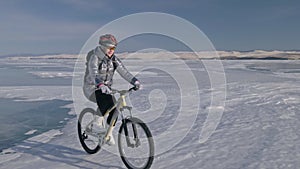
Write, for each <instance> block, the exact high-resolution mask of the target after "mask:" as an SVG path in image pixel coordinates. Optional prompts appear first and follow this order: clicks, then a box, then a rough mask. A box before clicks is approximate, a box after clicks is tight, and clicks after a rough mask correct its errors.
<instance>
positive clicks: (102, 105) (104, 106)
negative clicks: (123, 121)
mask: <svg viewBox="0 0 300 169" xmlns="http://www.w3.org/2000/svg"><path fill="white" fill-rule="evenodd" d="M95 95H96V100H97V105H98V107H99V109H100V111H101V113H102V115H103V116H104V115H105V113H106V111H107V110H108V109H110V108H111V107H112V106H114V100H113V96H112V95H110V94H105V93H102V92H101V90H96V92H95ZM115 110H116V109H114V110H112V113H110V114H109V116H108V117H107V124H108V125H110V123H111V119H112V117H113V115H114V114H115ZM115 124H116V123H114V124H113V125H115Z"/></svg>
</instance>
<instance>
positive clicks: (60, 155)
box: [13, 140, 125, 169]
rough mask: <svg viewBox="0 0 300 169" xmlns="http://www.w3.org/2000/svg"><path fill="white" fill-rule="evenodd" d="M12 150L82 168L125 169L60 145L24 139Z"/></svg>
mask: <svg viewBox="0 0 300 169" xmlns="http://www.w3.org/2000/svg"><path fill="white" fill-rule="evenodd" d="M13 150H14V151H16V152H21V153H26V154H30V155H32V156H37V157H39V158H42V159H44V160H46V161H51V162H56V163H65V164H67V165H69V166H73V167H78V168H83V169H90V168H117V169H125V168H123V167H121V166H115V165H104V164H100V163H99V162H94V161H90V160H87V159H85V158H84V157H87V156H89V154H87V153H85V152H84V151H81V150H77V149H74V148H70V147H66V146H62V145H56V144H50V143H41V142H38V141H31V140H30V141H29V140H26V142H24V143H22V145H19V146H16V147H14V148H13ZM87 166H92V167H87Z"/></svg>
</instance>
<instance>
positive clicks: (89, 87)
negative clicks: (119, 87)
mask: <svg viewBox="0 0 300 169" xmlns="http://www.w3.org/2000/svg"><path fill="white" fill-rule="evenodd" d="M115 71H117V72H118V73H119V74H120V75H121V76H122V77H123V78H124V79H125V80H127V81H128V82H129V83H131V84H134V83H135V81H137V79H136V78H135V77H134V76H133V75H132V74H131V73H130V72H128V70H127V69H126V68H125V67H124V65H123V63H122V62H121V60H120V59H119V58H117V57H116V56H115V55H113V56H112V57H111V58H109V57H107V56H106V55H105V54H104V53H103V51H102V50H101V48H100V47H99V46H98V47H96V48H95V49H94V50H91V51H90V52H89V53H88V54H87V57H86V71H85V76H84V84H83V92H84V95H85V96H86V97H87V98H88V99H89V100H91V101H94V102H95V95H94V93H95V89H96V86H97V85H99V84H105V85H107V86H109V87H111V85H112V84H113V76H114V72H115Z"/></svg>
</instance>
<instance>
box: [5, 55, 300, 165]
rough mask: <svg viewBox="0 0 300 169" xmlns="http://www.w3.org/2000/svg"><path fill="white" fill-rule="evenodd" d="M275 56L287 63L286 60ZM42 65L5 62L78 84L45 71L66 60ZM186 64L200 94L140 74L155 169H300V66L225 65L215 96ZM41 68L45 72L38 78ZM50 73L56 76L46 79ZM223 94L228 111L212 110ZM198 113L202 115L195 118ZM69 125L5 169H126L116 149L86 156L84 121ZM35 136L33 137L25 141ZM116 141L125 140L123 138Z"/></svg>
mask: <svg viewBox="0 0 300 169" xmlns="http://www.w3.org/2000/svg"><path fill="white" fill-rule="evenodd" d="M260 52H261V51H256V53H260ZM275 53H277V54H276V56H279V54H278V53H280V52H275ZM294 53H295V52H294ZM269 54H270V53H269ZM149 55H151V54H149ZM224 55H225V54H224ZM60 57H61V56H60ZM37 60H38V59H36V60H34V61H33V62H31V60H27V61H26V62H24V63H23V62H21V61H19V62H18V63H16V62H9V61H7V60H5V62H4V61H2V62H1V63H2V65H1V68H2V69H3V67H4V68H5V67H6V66H9V67H11V66H13V67H18V69H26V70H27V72H28V73H29V74H32V73H33V74H34V75H38V76H36V77H39V78H54V80H55V78H56V80H67V79H69V80H70V79H71V78H72V76H71V73H72V70H71V69H70V70H63V71H69V73H67V74H65V75H66V77H64V78H62V79H57V78H60V77H58V74H57V73H59V71H53V70H52V69H50V68H49V69H44V68H45V67H43V68H42V67H40V68H39V66H45V65H47V63H48V62H49V65H52V66H54V67H55V66H58V68H60V69H62V67H63V65H62V63H61V62H59V61H57V60H59V59H57V60H56V59H53V58H51V60H47V58H42V61H43V64H38V63H39V62H38V61H37ZM23 61H24V60H23ZM3 63H5V64H4V66H3ZM31 63H32V65H31ZM124 63H125V64H126V65H127V67H128V69H129V70H130V71H132V72H139V69H141V68H143V66H144V65H146V63H144V62H143V60H134V59H132V60H124ZM171 63H172V64H171ZM185 63H186V64H187V65H188V66H189V67H190V68H191V69H190V71H191V72H192V74H193V75H194V76H195V80H196V82H197V85H198V89H197V90H196V91H188V90H186V92H185V93H181V90H180V85H178V84H179V83H183V84H185V82H177V83H176V78H173V79H172V78H171V74H168V72H167V71H165V72H163V71H161V70H162V69H161V70H158V69H146V70H144V71H142V72H139V73H138V74H137V75H138V77H139V78H140V79H141V80H142V82H143V85H144V88H143V90H141V91H139V92H136V93H133V94H132V95H131V96H130V101H129V102H130V103H131V104H132V105H133V106H134V107H135V109H134V112H133V114H134V115H136V116H138V117H140V118H141V119H143V120H144V121H146V122H147V125H148V126H149V127H150V129H151V131H152V133H153V136H154V141H155V148H156V155H155V159H154V163H153V166H152V168H164V169H165V168H180V169H181V168H184V169H185V168H195V169H198V168H213V169H221V168H222V169H223V168H225V169H240V168H253V169H254V168H255V169H257V168H272V169H273V168H284V169H286V168H292V169H297V168H300V161H299V159H300V141H299V140H300V139H299V138H300V135H299V129H300V114H299V112H300V106H299V105H300V78H299V77H300V61H299V60H293V61H290V60H284V61H283V60H276V61H274V60H272V61H270V60H224V61H222V64H223V66H224V71H225V75H226V84H225V86H224V84H220V85H219V86H215V87H214V88H211V86H210V80H209V76H208V74H207V72H206V69H205V67H204V66H203V64H202V63H201V62H200V61H195V60H187V61H186V62H185ZM22 64H24V65H27V66H26V68H25V67H20V66H21V65H22ZM72 64H74V60H73V63H72V60H71V59H69V60H68V64H67V65H68V66H67V67H72ZM149 64H152V65H156V64H157V65H160V66H161V67H160V68H163V67H164V66H174V67H176V66H177V68H178V69H176V70H177V71H176V73H178V74H180V75H181V76H183V75H184V74H183V75H182V73H183V72H184V71H185V70H187V69H185V68H184V67H180V65H177V64H176V62H170V64H161V63H158V61H157V60H153V61H152V62H151V60H150V61H147V65H149ZM36 65H38V66H36ZM33 67H37V68H36V69H34V70H33ZM154 67H155V66H154ZM166 70H167V69H166ZM34 72H35V73H34ZM43 72H44V73H45V74H47V72H48V73H49V74H48V75H54V76H53V77H50V76H48V77H40V75H43ZM54 72H56V73H54ZM215 73H220V72H215ZM174 79H175V80H174ZM1 80H2V79H1ZM122 82H123V80H122V79H120V77H119V76H116V79H115V83H116V86H115V87H116V88H118V87H119V88H126V87H128V85H124V84H122ZM223 89H226V101H225V105H224V106H219V105H214V104H211V100H212V99H211V97H212V96H214V97H216V96H219V94H220V93H222V90H223ZM212 94H213V95H212ZM179 95H180V97H178V96H179ZM197 95H199V103H198V105H189V103H185V104H186V106H187V107H189V106H190V109H184V110H185V111H182V109H181V107H180V105H181V104H182V102H184V101H185V100H183V99H187V100H193V99H194V100H195V98H194V97H195V96H197ZM0 97H1V98H11V99H14V98H22V100H27V101H37V100H53V99H60V100H68V101H69V100H73V99H72V89H71V87H70V85H67V84H65V85H56V86H55V85H44V84H43V85H32V86H28V85H22V84H21V85H19V86H3V85H2V86H1V91H0ZM66 107H68V108H69V109H70V112H69V114H76V112H75V109H74V107H73V105H72V104H70V105H67V106H66ZM197 107H199V111H198V112H195V111H194V110H195V108H197ZM219 111H224V112H223V115H222V116H221V118H220V119H219V120H220V121H219V123H218V125H217V127H216V128H214V126H213V123H215V122H216V121H218V119H216V118H219V117H220V116H217V115H218V114H217V113H218V112H219ZM209 112H210V113H212V116H211V119H207V117H208V113H209ZM213 113H216V116H214V115H213ZM194 115H196V116H194ZM214 117H216V118H214ZM178 118H180V119H178ZM190 118H194V121H192V123H189V122H190V121H189V119H190ZM66 120H68V123H67V124H66V125H65V126H64V128H62V129H53V130H49V131H47V132H45V133H42V134H39V135H35V136H33V137H31V138H29V139H27V140H24V141H23V142H22V143H19V144H18V145H16V146H13V147H10V148H7V149H5V150H3V151H2V152H1V154H0V168H126V167H125V165H124V164H123V163H122V161H121V159H120V157H119V155H118V153H116V152H117V150H116V148H117V147H116V146H115V147H104V149H103V150H102V151H100V152H98V153H97V154H95V155H88V154H87V153H85V152H84V150H83V149H82V148H81V145H80V143H79V140H78V136H77V128H76V127H77V119H76V118H70V119H66ZM174 126H175V127H174ZM204 126H206V127H208V129H209V127H211V128H212V129H213V130H214V131H213V133H202V135H205V134H207V135H208V136H209V137H208V139H207V140H201V139H200V138H199V136H200V135H201V131H203V127H204ZM208 129H207V130H204V132H205V131H209V130H208ZM35 132H36V131H35V130H34V129H32V130H28V131H27V132H26V133H25V134H27V135H31V134H35ZM114 135H115V137H116V136H117V131H114ZM164 136H168V137H164ZM176 136H180V140H179V142H178V143H177V142H176V144H172V143H173V142H172V141H173V140H174V138H176ZM199 139H200V140H199ZM199 141H200V142H199ZM164 146H165V147H164ZM164 148H165V149H164Z"/></svg>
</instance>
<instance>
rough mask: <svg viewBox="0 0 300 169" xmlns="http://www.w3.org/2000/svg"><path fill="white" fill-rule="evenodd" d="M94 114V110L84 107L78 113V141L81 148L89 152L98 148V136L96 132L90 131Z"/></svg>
mask: <svg viewBox="0 0 300 169" xmlns="http://www.w3.org/2000/svg"><path fill="white" fill-rule="evenodd" d="M95 114H96V112H95V110H93V109H91V108H86V109H84V110H82V112H81V113H80V115H79V118H78V123H77V129H78V136H79V141H80V143H81V145H82V147H83V149H84V150H85V151H86V152H87V153H89V154H94V153H96V152H98V151H99V149H100V146H99V138H98V137H97V134H96V133H93V132H92V123H93V120H94V115H95Z"/></svg>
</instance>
